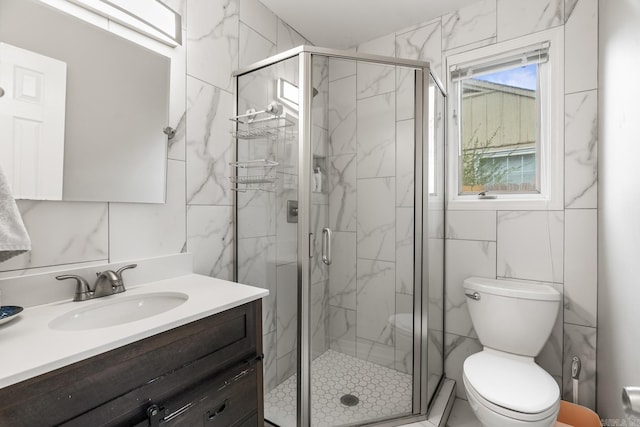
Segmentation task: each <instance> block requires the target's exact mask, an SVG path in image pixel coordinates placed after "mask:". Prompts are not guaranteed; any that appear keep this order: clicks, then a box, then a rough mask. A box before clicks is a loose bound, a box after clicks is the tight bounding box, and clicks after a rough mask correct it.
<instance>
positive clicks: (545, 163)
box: [447, 29, 564, 209]
mask: <svg viewBox="0 0 640 427" xmlns="http://www.w3.org/2000/svg"><path fill="white" fill-rule="evenodd" d="M562 42H563V40H562V32H561V31H559V30H558V29H555V30H549V31H546V32H541V33H536V34H532V35H530V36H526V37H522V38H519V39H515V40H510V41H508V42H502V43H497V44H494V45H491V46H487V47H484V48H480V49H475V50H472V51H469V52H464V53H461V54H457V55H452V56H450V57H448V58H447V69H448V83H449V93H450V105H449V113H450V120H449V123H450V131H449V147H450V150H449V175H448V180H449V185H448V188H449V208H450V209H476V208H479V209H498V208H506V209H512V208H513V209H560V208H561V207H562V186H563V182H562V180H563V179H562V163H563V160H562V159H563V155H564V149H563V145H564V139H563V133H564V131H563V126H564V123H563V122H564V120H563V116H564V114H563V104H564V94H563V93H564V90H563V86H564V85H563V83H564V75H563V67H562V66H563V57H562V52H563V46H562V44H563V43H562ZM488 195H489V196H491V198H488V197H487V196H488Z"/></svg>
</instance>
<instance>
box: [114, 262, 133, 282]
mask: <svg viewBox="0 0 640 427" xmlns="http://www.w3.org/2000/svg"><path fill="white" fill-rule="evenodd" d="M137 266H138V264H129V265H125V266H124V267H121V268H119V269H118V270H116V275H117V276H118V277H119V278H120V280H122V272H123V271H125V270H129V269H130V268H136V267H137Z"/></svg>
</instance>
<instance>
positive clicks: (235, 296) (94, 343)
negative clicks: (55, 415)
mask: <svg viewBox="0 0 640 427" xmlns="http://www.w3.org/2000/svg"><path fill="white" fill-rule="evenodd" d="M125 285H126V283H125ZM155 292H182V293H185V294H187V295H188V296H189V299H188V300H187V301H186V302H185V303H184V304H182V305H179V306H178V307H175V308H173V309H171V310H169V311H166V312H164V313H161V314H158V315H155V316H152V317H148V318H146V319H142V320H137V321H134V322H130V323H124V324H121V325H116V326H110V327H106V328H99V329H90V330H84V331H61V330H54V329H51V328H50V327H49V326H48V324H49V322H51V321H52V320H53V319H55V318H56V317H58V316H60V315H62V314H64V313H67V312H69V311H71V310H75V309H78V308H81V307H88V306H89V305H90V304H100V302H101V301H105V300H107V299H110V298H118V297H126V296H133V295H139V294H145V293H155ZM268 294H269V291H267V290H266V289H261V288H256V287H253V286H246V285H241V284H238V283H233V282H228V281H226V280H220V279H214V278H211V277H206V276H201V275H198V274H189V275H185V276H180V277H175V278H171V279H166V280H159V281H156V282H150V283H147V284H144V285H138V286H132V287H130V288H127V291H126V292H124V293H121V294H117V295H113V296H108V297H103V298H97V299H95V300H91V301H84V302H73V301H71V300H70V299H69V300H66V301H59V302H54V303H50V304H44V305H39V306H35V307H30V308H26V309H25V310H24V311H23V312H22V313H20V314H19V315H18V318H17V319H15V320H12V321H11V322H8V323H6V324H4V325H0V348H1V349H2V351H1V352H0V388H2V387H6V386H9V385H11V384H15V383H18V382H20V381H23V380H26V379H29V378H32V377H35V376H37V375H40V374H44V373H46V372H49V371H52V370H54V369H58V368H61V367H63V366H67V365H70V364H72V363H75V362H78V361H80V360H84V359H87V358H89V357H92V356H96V355H98V354H101V353H104V352H107V351H109V350H113V349H115V348H118V347H122V346H124V345H127V344H130V343H132V342H135V341H138V340H141V339H143V338H147V337H150V336H152V335H156V334H158V333H161V332H165V331H168V330H170V329H173V328H176V327H178V326H182V325H185V324H187V323H190V322H193V321H195V320H199V319H202V318H205V317H207V316H211V315H213V314H217V313H220V312H222V311H225V310H228V309H230V308H234V307H238V306H240V305H242V304H245V303H248V302H251V301H254V300H257V299H260V298H263V297H265V296H267V295H268Z"/></svg>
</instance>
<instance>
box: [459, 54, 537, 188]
mask: <svg viewBox="0 0 640 427" xmlns="http://www.w3.org/2000/svg"><path fill="white" fill-rule="evenodd" d="M458 84H459V85H460V90H461V102H462V105H461V108H460V116H461V118H460V120H461V147H462V155H461V159H460V163H461V173H460V174H461V182H462V187H461V189H460V192H461V193H478V192H480V191H492V192H511V193H523V192H535V191H538V185H537V183H538V178H537V168H536V164H537V161H538V160H537V156H538V151H539V150H538V142H537V129H538V119H539V114H538V107H537V105H538V101H537V100H538V98H539V88H538V65H537V64H530V65H527V66H524V67H514V68H509V69H507V70H503V71H499V72H494V73H491V74H485V75H481V76H474V77H473V78H467V79H462V80H460V82H459V83H458ZM524 157H526V165H525V159H524Z"/></svg>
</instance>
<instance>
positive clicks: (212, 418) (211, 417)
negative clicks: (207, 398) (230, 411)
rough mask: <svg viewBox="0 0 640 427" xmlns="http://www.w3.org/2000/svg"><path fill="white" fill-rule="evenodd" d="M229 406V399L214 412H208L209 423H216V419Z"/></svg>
mask: <svg viewBox="0 0 640 427" xmlns="http://www.w3.org/2000/svg"><path fill="white" fill-rule="evenodd" d="M228 406H229V399H225V400H224V402H222V405H220V406H218V407H217V408H216V409H214V410H213V411H207V418H208V419H209V421H215V419H216V417H217V416H218V415H220V414H222V413H223V412H224V410H225V409H227V407H228Z"/></svg>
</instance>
